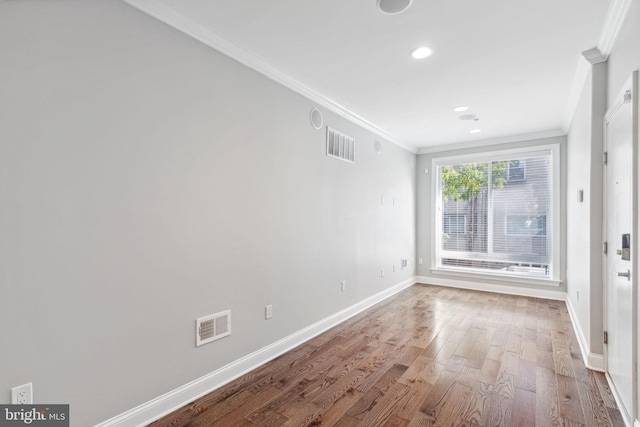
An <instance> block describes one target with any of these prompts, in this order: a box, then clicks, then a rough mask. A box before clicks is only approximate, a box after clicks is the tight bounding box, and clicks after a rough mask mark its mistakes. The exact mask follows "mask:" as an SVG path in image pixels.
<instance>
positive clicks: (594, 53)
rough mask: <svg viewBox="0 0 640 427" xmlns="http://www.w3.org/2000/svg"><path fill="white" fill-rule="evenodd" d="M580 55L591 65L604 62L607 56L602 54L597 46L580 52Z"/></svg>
mask: <svg viewBox="0 0 640 427" xmlns="http://www.w3.org/2000/svg"><path fill="white" fill-rule="evenodd" d="M582 57H583V58H584V59H586V60H587V62H588V63H589V64H591V65H595V64H600V63H601V62H606V61H607V59H608V56H607V55H603V54H602V52H600V49H598V48H597V47H594V48H591V49H589V50H585V51H584V52H582Z"/></svg>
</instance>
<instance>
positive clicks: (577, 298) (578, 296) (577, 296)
mask: <svg viewBox="0 0 640 427" xmlns="http://www.w3.org/2000/svg"><path fill="white" fill-rule="evenodd" d="M576 300H578V301H580V291H576Z"/></svg>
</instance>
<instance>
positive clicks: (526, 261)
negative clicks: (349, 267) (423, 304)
mask: <svg viewBox="0 0 640 427" xmlns="http://www.w3.org/2000/svg"><path fill="white" fill-rule="evenodd" d="M558 149H559V148H558V146H556V145H553V146H544V147H537V148H532V149H519V150H509V151H502V152H493V153H487V154H484V155H481V156H478V155H469V156H456V157H446V158H435V159H434V160H433V163H434V164H433V170H434V171H435V176H434V178H435V179H434V182H433V191H432V194H433V200H432V202H433V203H432V206H433V215H434V219H435V221H434V229H433V232H434V234H433V235H434V237H435V238H434V239H433V251H432V254H433V256H432V268H433V269H434V271H435V272H438V271H447V270H453V271H457V272H465V273H469V274H491V275H500V276H511V277H518V278H520V279H522V280H525V281H528V280H533V281H534V282H535V283H538V281H539V280H546V281H549V282H558V280H559V273H558V272H559V270H560V269H559V259H560V258H559V235H560V233H559V218H560V216H559V206H560V204H559V191H560V189H559V183H558V179H557V177H558V175H559V173H558V170H559V169H558ZM525 171H526V176H525ZM525 178H526V180H525ZM511 182H517V183H519V185H511Z"/></svg>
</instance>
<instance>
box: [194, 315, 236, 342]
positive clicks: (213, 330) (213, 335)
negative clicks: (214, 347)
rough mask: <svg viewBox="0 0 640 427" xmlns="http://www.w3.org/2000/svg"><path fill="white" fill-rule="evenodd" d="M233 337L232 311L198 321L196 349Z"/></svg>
mask: <svg viewBox="0 0 640 427" xmlns="http://www.w3.org/2000/svg"><path fill="white" fill-rule="evenodd" d="M229 335H231V310H227V311H222V312H220V313H216V314H211V315H209V316H204V317H200V318H198V319H196V347H199V346H201V345H204V344H207V343H210V342H211V341H215V340H219V339H220V338H224V337H226V336H229Z"/></svg>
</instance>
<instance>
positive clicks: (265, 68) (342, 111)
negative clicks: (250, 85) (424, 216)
mask: <svg viewBox="0 0 640 427" xmlns="http://www.w3.org/2000/svg"><path fill="white" fill-rule="evenodd" d="M123 1H124V2H125V3H127V4H129V5H130V6H132V7H134V8H136V9H138V10H140V11H142V12H144V13H146V14H147V15H150V16H152V17H154V18H156V19H158V20H159V21H162V22H164V23H165V24H167V25H169V26H171V27H173V28H175V29H176V30H178V31H181V32H182V33H184V34H186V35H188V36H190V37H192V38H194V39H196V40H198V41H200V42H202V43H204V44H205V45H207V46H209V47H211V48H213V49H215V50H217V51H219V52H220V53H222V54H224V55H226V56H229V57H231V58H233V59H234V60H236V61H238V62H240V63H241V64H243V65H245V66H247V67H249V68H251V69H253V70H255V71H257V72H258V73H260V74H262V75H264V76H266V77H268V78H270V79H271V80H273V81H275V82H277V83H279V84H281V85H283V86H285V87H287V88H289V89H291V90H293V91H294V92H297V93H298V94H300V95H302V96H304V97H306V98H308V99H310V100H312V101H314V102H316V103H318V104H320V105H322V106H323V107H325V108H327V109H328V110H330V111H332V112H334V113H336V114H338V115H340V116H342V117H344V118H345V119H347V120H350V121H351V122H353V123H355V124H357V125H358V126H361V127H362V128H364V129H366V130H368V131H370V132H372V133H374V134H376V135H378V136H380V137H382V138H384V139H386V140H388V141H389V142H391V143H393V144H395V145H397V146H399V147H401V148H403V149H405V150H407V151H409V152H411V153H413V154H415V153H417V147H415V146H414V145H412V144H407V143H403V142H400V141H398V140H397V139H396V138H394V137H393V136H392V135H390V134H388V133H387V132H385V131H384V130H382V129H380V128H379V127H377V126H376V125H374V124H373V123H371V122H369V121H368V120H366V119H364V118H363V117H361V116H359V115H358V114H356V113H354V112H353V111H351V110H349V109H347V108H345V107H343V106H342V105H340V104H338V103H337V102H335V101H333V100H331V99H330V98H328V97H326V96H324V95H322V94H321V93H319V92H317V91H315V90H314V89H312V88H311V87H309V86H307V85H305V84H303V83H301V82H299V81H298V80H296V79H294V78H292V77H291V76H289V75H288V74H286V73H283V72H282V71H280V70H278V69H277V68H276V67H274V66H273V65H271V64H270V63H269V62H268V61H266V60H265V59H264V58H261V57H260V56H258V55H256V54H254V53H252V52H250V51H249V50H247V49H244V48H242V47H240V46H237V45H235V44H233V43H231V42H229V41H228V40H225V39H224V38H223V37H220V36H219V35H217V34H215V33H213V32H212V31H210V30H208V29H207V28H205V27H203V26H201V25H199V24H197V23H196V22H194V21H193V20H191V19H189V18H186V17H185V16H183V15H182V14H180V13H178V12H176V11H175V10H174V9H172V8H170V7H167V6H166V5H165V4H164V3H162V2H161V1H158V0H123Z"/></svg>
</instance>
